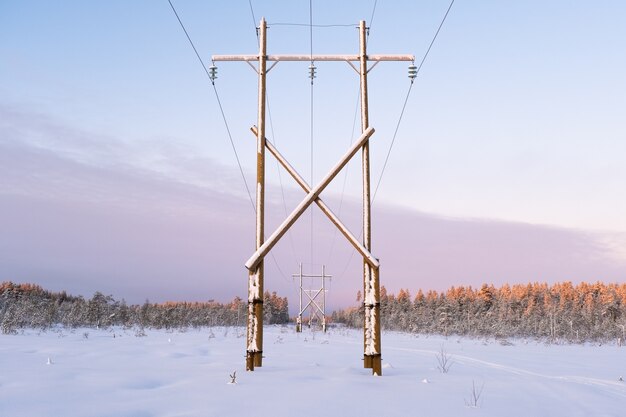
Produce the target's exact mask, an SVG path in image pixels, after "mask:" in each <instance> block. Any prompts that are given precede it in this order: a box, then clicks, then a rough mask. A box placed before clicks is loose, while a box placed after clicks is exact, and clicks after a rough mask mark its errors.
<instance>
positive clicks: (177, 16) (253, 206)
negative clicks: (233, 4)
mask: <svg viewBox="0 0 626 417" xmlns="http://www.w3.org/2000/svg"><path fill="white" fill-rule="evenodd" d="M167 2H168V3H169V4H170V7H171V8H172V11H173V12H174V15H175V16H176V19H177V20H178V23H180V27H181V28H182V29H183V32H185V36H187V40H188V41H189V44H190V45H191V47H192V48H193V51H194V52H195V53H196V56H197V57H198V61H199V62H200V65H202V69H203V70H204V72H205V73H206V75H207V77H208V78H209V80H210V81H211V85H212V86H213V91H214V92H215V98H216V99H217V104H218V105H219V108H220V113H221V114H222V119H223V120H224V126H225V127H226V132H227V133H228V139H229V140H230V146H231V147H232V148H233V152H234V154H235V159H236V160H237V166H238V167H239V172H240V173H241V178H242V179H243V183H244V185H245V186H246V191H247V192H248V198H249V199H250V204H252V209H253V210H254V211H255V212H256V207H255V205H254V201H253V200H252V194H251V193H250V187H248V182H247V181H246V176H245V175H244V173H243V168H242V167H241V161H240V160H239V155H238V154H237V149H236V148H235V141H234V140H233V136H232V134H231V132H230V127H229V126H228V121H227V120H226V115H225V114H224V108H223V107H222V101H221V100H220V96H219V94H218V92H217V87H216V86H215V81H214V80H213V78H212V77H211V75H210V74H209V70H208V69H207V67H206V65H204V61H203V60H202V57H201V56H200V54H199V53H198V50H197V49H196V46H195V45H194V43H193V41H192V40H191V37H190V36H189V33H188V32H187V29H186V28H185V25H184V24H183V22H182V20H180V16H179V15H178V12H177V11H176V8H175V7H174V5H173V4H172V1H171V0H167Z"/></svg>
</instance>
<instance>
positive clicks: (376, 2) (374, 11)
mask: <svg viewBox="0 0 626 417" xmlns="http://www.w3.org/2000/svg"><path fill="white" fill-rule="evenodd" d="M377 4H378V0H374V7H373V9H372V16H371V17H370V21H369V26H370V28H371V27H372V24H373V23H374V14H375V13H376V5H377ZM368 35H369V33H368Z"/></svg>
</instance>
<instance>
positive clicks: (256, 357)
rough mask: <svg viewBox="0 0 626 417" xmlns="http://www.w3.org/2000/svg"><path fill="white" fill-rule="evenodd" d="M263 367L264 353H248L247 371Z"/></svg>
mask: <svg viewBox="0 0 626 417" xmlns="http://www.w3.org/2000/svg"><path fill="white" fill-rule="evenodd" d="M262 366H263V352H247V353H246V371H251V372H252V371H254V368H255V367H259V368H260V367H262Z"/></svg>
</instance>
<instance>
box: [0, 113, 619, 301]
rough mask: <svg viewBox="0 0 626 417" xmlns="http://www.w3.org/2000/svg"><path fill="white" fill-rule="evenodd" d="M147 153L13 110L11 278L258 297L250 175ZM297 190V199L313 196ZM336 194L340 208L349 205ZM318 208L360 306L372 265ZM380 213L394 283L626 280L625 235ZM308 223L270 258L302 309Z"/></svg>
mask: <svg viewBox="0 0 626 417" xmlns="http://www.w3.org/2000/svg"><path fill="white" fill-rule="evenodd" d="M146 149H147V151H146V152H145V154H143V153H142V149H140V148H139V147H136V146H133V145H132V144H130V145H129V144H128V142H125V141H122V140H119V139H116V138H110V137H102V136H98V135H95V134H91V133H89V132H79V131H76V130H74V129H72V128H71V127H68V126H64V125H63V124H62V123H59V122H58V121H54V120H50V119H49V118H47V117H46V116H45V115H31V114H29V113H28V112H24V111H19V110H16V109H7V108H6V106H5V107H0V178H2V181H1V182H0V229H1V230H2V233H1V234H0V280H14V281H18V282H21V281H29V282H36V283H39V284H41V285H43V286H45V287H47V288H50V289H56V290H60V289H66V290H68V291H70V292H74V293H82V294H84V295H87V296H90V295H91V294H92V293H93V292H94V291H96V290H100V291H104V292H106V293H112V294H114V295H115V296H117V297H125V298H126V299H128V300H129V301H131V302H141V301H143V299H145V298H146V297H148V298H150V299H151V300H155V301H163V300H172V299H177V300H182V299H185V300H203V299H209V298H215V299H221V300H227V299H231V298H232V297H234V296H235V295H239V296H245V290H246V280H247V271H246V270H245V268H244V267H243V263H244V262H245V260H247V259H248V257H249V256H250V255H251V254H252V251H253V249H254V248H253V245H254V213H253V211H252V210H251V207H250V202H249V201H247V196H245V195H242V193H241V190H242V185H241V180H240V178H238V176H237V174H238V173H237V172H236V171H235V170H234V169H230V168H226V167H224V166H221V165H219V164H217V163H215V162H214V161H212V160H211V159H208V158H205V157H203V156H202V155H194V154H190V153H188V152H185V150H184V148H181V147H177V146H175V145H167V146H162V145H158V143H155V144H154V146H152V147H147V148H146ZM286 194H287V201H288V205H289V206H292V205H295V203H294V202H298V201H299V199H300V198H301V196H302V193H301V191H300V190H294V189H287V190H286ZM323 197H324V199H325V200H326V201H327V202H328V204H329V205H330V206H331V207H333V208H334V209H335V210H336V211H337V207H338V205H339V204H338V201H337V200H338V199H337V198H334V197H333V196H332V195H323ZM290 209H291V207H288V210H290ZM315 210H317V208H315ZM317 213H319V212H318V211H317V212H316V214H315V237H314V249H315V258H316V260H315V262H319V263H325V264H327V271H329V272H330V273H331V274H333V275H334V279H333V283H332V287H331V288H332V289H331V293H329V298H330V302H331V304H332V305H333V306H337V305H345V304H346V303H351V302H352V301H353V299H354V295H355V293H356V291H357V290H358V289H360V288H361V286H362V284H361V277H360V264H361V261H360V259H358V256H353V255H351V254H352V248H351V247H349V246H348V244H347V243H345V242H344V239H343V238H342V237H341V236H340V235H339V236H336V234H335V232H334V229H333V227H332V225H330V224H329V222H328V221H326V219H325V218H324V217H323V215H322V214H317ZM341 213H342V218H343V219H344V221H345V223H346V224H347V225H348V226H349V227H351V228H352V230H353V232H354V234H355V235H357V236H358V235H359V233H358V227H359V226H358V224H359V219H360V204H359V203H358V202H357V201H350V200H346V201H345V202H344V204H343V209H342V211H341ZM267 216H268V219H267V222H268V226H267V228H266V229H267V234H268V235H269V234H270V233H271V232H272V231H273V227H274V226H275V225H276V224H278V223H279V222H280V221H281V220H282V219H283V217H284V208H283V207H282V201H281V200H279V199H268V207H267ZM306 216H308V215H305V217H306ZM373 220H374V225H373V226H374V230H373V253H374V254H375V256H377V257H379V258H380V259H381V265H382V269H381V279H382V284H383V285H385V286H386V287H387V288H388V289H390V290H394V291H397V289H399V288H409V289H411V290H413V291H415V290H416V289H417V288H425V289H429V288H433V289H445V288H447V287H449V286H450V285H473V286H477V285H480V283H482V282H494V283H502V282H510V283H513V282H528V281H548V282H554V281H561V280H573V281H579V280H588V281H595V280H604V281H616V280H623V279H624V275H623V273H624V272H623V271H626V260H625V257H624V248H625V247H626V245H624V242H625V239H624V236H623V235H621V234H615V233H614V234H611V235H607V234H593V233H588V232H585V231H577V230H569V229H560V228H553V227H547V226H540V225H530V224H520V223H511V222H499V221H485V220H475V219H456V218H445V217H441V216H435V215H431V214H425V213H419V212H415V211H411V210H407V209H399V208H397V207H393V206H383V205H378V203H377V205H375V206H374V218H373ZM300 223H302V221H301V222H300ZM305 223H306V221H305ZM307 224H308V223H307ZM307 224H305V226H302V225H300V226H299V225H298V224H296V226H295V227H294V230H293V231H292V233H291V235H287V236H286V237H285V239H283V241H281V242H280V243H279V244H278V245H277V246H276V248H275V249H274V250H273V254H274V258H272V257H269V258H267V259H266V271H267V280H266V288H267V289H268V290H277V291H279V292H280V293H282V294H285V295H288V296H290V301H291V303H292V308H293V306H294V305H295V300H296V298H295V286H294V284H293V282H292V280H291V279H290V277H289V276H290V275H291V273H293V272H295V271H296V269H295V268H296V265H297V263H298V262H301V261H303V262H308V261H309V235H308V233H309V232H308V231H309V228H308V226H307ZM292 245H293V246H292ZM331 248H332V249H331ZM331 252H332V253H331ZM274 259H275V260H276V263H275V262H274ZM277 264H278V266H277ZM279 267H280V270H281V271H279V269H278V268H279ZM344 271H345V272H344Z"/></svg>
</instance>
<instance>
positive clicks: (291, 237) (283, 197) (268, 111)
mask: <svg viewBox="0 0 626 417" xmlns="http://www.w3.org/2000/svg"><path fill="white" fill-rule="evenodd" d="M265 99H266V101H267V115H268V117H269V122H270V132H271V133H272V141H273V142H274V145H275V146H278V141H277V140H276V134H275V133H274V121H273V119H272V112H271V110H270V109H271V107H270V99H269V95H268V94H267V93H265ZM276 171H277V172H278V182H279V184H280V194H281V196H282V199H283V210H284V212H285V217H287V216H288V215H289V212H288V211H287V201H286V199H285V188H284V186H283V176H282V174H281V168H280V164H279V163H278V160H277V161H276ZM287 235H288V236H289V243H290V246H291V254H292V256H293V259H294V260H295V259H297V256H296V248H295V245H294V243H293V235H292V234H291V233H287ZM296 263H297V262H296Z"/></svg>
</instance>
